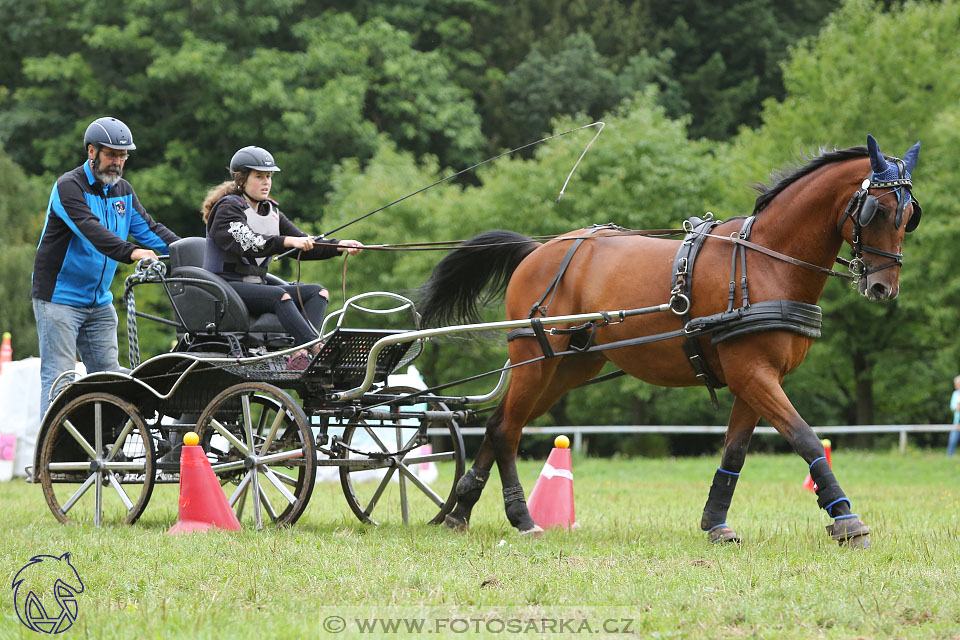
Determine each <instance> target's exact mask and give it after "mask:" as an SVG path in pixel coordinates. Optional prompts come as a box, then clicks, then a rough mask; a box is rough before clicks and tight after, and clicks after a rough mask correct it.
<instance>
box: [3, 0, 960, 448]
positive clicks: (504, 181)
mask: <svg viewBox="0 0 960 640" xmlns="http://www.w3.org/2000/svg"><path fill="white" fill-rule="evenodd" d="M780 5H781V3H774V2H772V1H769V0H753V1H751V2H746V3H731V6H726V7H724V6H718V5H716V4H710V3H706V2H702V1H700V0H685V1H682V2H669V3H668V2H661V1H660V0H647V1H645V2H617V1H613V0H601V1H599V2H591V3H585V2H582V1H577V0H570V1H564V2H545V1H541V0H533V1H531V2H528V3H508V2H501V1H494V0H449V1H447V2H442V3H423V2H418V1H414V0H408V1H404V2H390V3H387V2H373V1H370V2H349V3H347V2H334V3H327V4H325V5H324V7H323V8H319V7H318V6H316V5H315V4H314V3H307V2H305V1H304V0H261V1H260V2H256V3H253V2H249V3H247V2H241V3H239V4H238V3H229V4H228V3H226V2H221V1H219V0H208V1H205V2H199V1H193V2H188V3H184V2H182V1H181V0H151V1H150V2H147V1H146V0H128V1H127V2H123V3H119V4H118V3H107V2H105V0H93V1H90V0H86V1H80V0H69V1H63V0H38V1H37V2H35V3H29V4H24V3H19V2H15V1H14V0H0V8H3V9H4V11H5V12H6V13H5V15H7V16H8V21H7V26H6V27H5V28H6V30H7V32H8V37H7V38H6V39H4V40H3V41H0V107H2V108H0V144H2V147H3V150H2V151H0V169H3V170H4V175H5V176H8V177H9V179H8V180H6V181H5V183H4V184H3V185H2V186H0V194H2V197H0V228H2V229H3V230H4V231H3V236H2V240H0V242H2V243H3V245H4V247H3V248H4V251H2V252H0V295H3V296H4V299H5V301H6V302H5V304H4V305H3V307H2V308H0V324H2V325H3V327H4V330H11V331H13V332H14V335H15V340H16V341H17V345H16V347H17V354H18V356H22V355H27V354H29V353H35V352H36V345H35V340H36V338H35V332H34V330H33V318H32V312H31V310H30V304H29V279H30V275H29V274H30V271H31V269H32V254H33V251H34V248H35V246H36V241H37V239H38V238H39V235H40V229H41V227H42V224H43V211H44V210H45V205H46V200H47V197H48V196H49V190H50V187H51V185H52V182H53V180H54V179H55V177H56V176H57V175H59V174H60V173H62V172H64V171H66V170H68V169H70V168H72V167H74V166H76V165H78V164H79V163H80V162H81V161H82V159H83V154H82V144H81V142H80V141H81V139H82V134H83V130H84V128H85V127H86V125H87V124H88V123H89V122H90V121H91V120H92V119H93V118H95V117H97V116H100V115H105V114H109V115H114V116H117V117H120V118H121V119H123V120H124V121H125V122H127V124H128V125H130V127H131V128H132V130H133V132H134V136H135V138H136V143H137V147H138V149H137V151H136V152H135V154H134V155H133V156H132V157H131V161H130V162H129V163H128V166H127V168H126V172H127V174H128V177H129V178H130V180H131V182H132V183H133V184H134V186H135V188H136V189H137V192H138V194H139V195H140V198H141V200H142V201H143V202H144V204H145V206H146V207H147V209H148V211H150V212H151V213H153V214H154V215H155V216H156V217H158V218H160V219H161V220H162V221H163V222H164V223H165V224H167V225H168V226H170V227H171V228H172V229H174V230H176V231H177V232H178V233H179V234H180V235H202V233H203V227H202V224H201V222H200V216H199V213H198V208H199V203H200V201H201V200H202V197H203V194H204V193H205V191H206V190H207V188H209V187H210V186H211V185H213V184H215V183H217V182H219V181H221V180H222V179H224V178H225V177H226V169H225V166H226V164H227V162H228V160H229V158H230V155H231V154H232V153H233V151H234V150H236V149H237V148H239V147H240V146H244V145H246V144H259V145H262V146H265V147H267V148H268V149H270V150H271V151H272V152H273V153H274V155H275V156H276V158H277V161H278V164H279V165H280V166H281V167H282V168H283V171H282V173H281V174H279V176H278V179H277V181H276V183H275V187H274V196H275V197H276V198H277V199H278V200H279V201H280V203H281V206H282V208H283V209H284V210H285V211H286V212H287V213H288V214H290V215H292V216H293V217H295V218H296V219H297V220H298V222H299V223H301V224H302V226H304V227H305V228H310V229H313V230H314V231H316V232H321V231H327V230H329V229H331V228H333V227H335V226H339V225H340V224H343V223H344V222H347V221H349V220H352V219H354V218H356V217H357V216H359V215H362V214H363V213H366V212H368V211H372V210H373V209H375V208H377V207H378V206H381V205H383V204H385V203H386V202H389V201H391V200H393V199H396V198H399V197H401V196H403V195H406V194H408V193H410V192H412V191H414V190H416V189H419V188H421V187H423V186H425V185H427V184H430V183H432V182H434V181H435V180H437V179H439V178H440V177H442V176H446V175H450V174H451V173H453V172H454V171H456V170H459V169H462V168H464V167H466V166H468V165H470V164H473V163H475V162H478V161H480V160H482V159H484V158H486V157H489V156H491V155H494V154H496V153H498V152H500V151H502V150H504V149H507V148H510V147H516V146H520V145H521V144H523V143H526V142H529V141H532V140H535V139H538V138H540V137H543V136H546V135H549V134H552V133H556V132H560V131H565V130H567V129H570V128H573V127H575V126H579V125H582V124H585V123H587V122H590V121H593V120H596V119H601V118H602V119H603V120H604V121H606V123H607V128H606V129H605V131H604V133H603V134H602V135H601V137H600V139H599V140H598V141H597V143H596V144H595V145H594V147H593V148H592V150H591V151H590V153H589V154H588V155H587V157H586V159H585V160H584V162H583V164H581V165H580V167H579V169H578V170H577V173H576V174H575V175H574V178H573V179H572V180H571V183H570V185H569V187H568V189H567V193H566V195H565V196H564V198H563V199H562V200H561V201H560V202H559V203H556V204H554V201H555V200H556V197H557V192H558V191H559V188H560V186H561V185H562V183H563V180H564V179H565V177H566V174H567V172H568V171H569V170H570V168H571V167H572V165H573V163H574V162H575V161H576V159H577V157H578V156H579V154H580V152H581V151H582V149H583V147H584V145H585V144H586V143H587V141H589V139H590V137H591V136H592V133H593V130H584V131H582V132H579V133H577V134H573V135H570V136H564V137H563V138H559V139H556V140H553V141H551V142H549V143H545V144H542V145H539V146H538V147H536V149H534V150H533V151H531V152H529V153H526V154H524V155H522V156H514V157H511V158H505V159H502V160H499V161H497V162H496V163H492V164H490V165H485V166H484V167H482V168H481V169H480V170H478V171H477V172H475V173H473V174H471V175H469V176H465V177H464V178H463V179H458V180H457V181H454V182H450V183H445V184H443V185H440V186H438V187H436V188H434V189H431V190H429V191H427V192H424V193H422V194H420V195H418V196H416V197H414V198H411V199H409V200H405V201H404V202H402V203H400V204H398V205H396V206H394V207H391V208H389V209H387V210H384V211H382V212H380V213H378V214H376V215H375V216H372V217H371V218H368V219H367V220H365V221H363V222H360V223H358V224H356V225H355V226H352V227H349V228H348V229H346V230H344V231H343V232H341V234H338V235H341V237H356V238H358V239H360V240H363V241H365V242H368V243H381V242H398V241H406V240H417V241H429V240H450V239H464V238H467V237H470V236H471V235H473V234H474V233H477V232H480V231H483V230H486V229H490V228H508V229H513V230H516V231H519V232H522V233H527V234H529V235H541V234H551V233H560V232H564V231H567V230H569V229H572V228H576V227H579V226H583V225H587V224H592V223H595V222H607V221H612V222H616V223H617V224H621V225H623V226H627V227H632V228H652V227H658V228H660V227H676V226H677V225H678V224H679V222H680V221H681V220H683V219H684V218H686V217H689V216H690V215H695V214H702V213H703V212H704V211H707V210H710V211H713V212H714V213H715V214H716V215H718V216H719V217H721V218H726V217H731V216H734V215H743V214H746V213H749V212H750V211H751V210H752V201H753V198H754V196H755V192H753V191H752V190H751V189H750V185H751V184H754V183H757V182H763V181H767V180H768V176H769V174H770V172H771V171H772V170H775V169H778V168H783V167H787V166H789V165H791V164H792V163H795V162H796V161H797V160H798V158H802V155H803V154H810V155H816V153H817V152H818V150H819V149H820V148H835V147H837V148H842V147H847V146H853V145H858V144H864V141H865V139H866V134H867V133H873V134H874V135H875V136H877V137H878V139H879V140H880V142H881V145H882V147H883V149H884V150H885V151H887V152H888V153H895V154H901V153H903V151H905V150H906V148H907V147H908V146H909V145H910V144H912V143H913V142H915V141H916V140H917V139H921V140H922V142H923V149H922V152H921V156H920V164H919V166H918V168H917V170H916V171H915V173H914V178H915V183H916V194H917V196H918V197H919V198H920V200H921V201H922V202H923V205H924V210H925V212H926V215H925V217H924V220H923V223H922V224H921V226H920V228H919V229H918V231H917V232H916V233H914V234H911V236H910V237H908V238H907V241H906V243H905V246H904V254H905V261H904V267H903V269H902V271H901V295H900V297H899V298H898V299H897V300H895V301H892V302H890V303H886V304H870V303H867V302H866V300H865V299H863V298H861V297H860V296H858V295H857V294H856V293H855V292H854V291H852V290H850V288H849V287H848V286H846V285H844V284H843V283H839V282H835V283H834V282H832V283H830V284H828V286H827V289H826V291H825V292H824V297H823V298H822V300H821V306H822V307H823V309H824V317H825V320H824V328H823V338H822V339H821V340H820V341H818V343H817V344H816V345H815V346H814V348H813V350H812V351H811V353H810V355H809V356H808V358H807V361H806V362H805V363H804V364H803V366H801V367H800V369H798V370H797V371H796V372H794V373H793V374H791V375H790V376H788V378H787V380H786V383H785V388H786V390H787V392H788V394H789V395H790V396H791V398H792V399H793V401H794V403H795V404H796V406H797V408H798V410H799V411H800V413H801V414H802V415H804V416H805V417H806V418H807V419H808V420H809V421H810V422H811V423H813V424H831V423H887V422H889V423H912V422H921V423H922V422H943V421H945V420H946V419H947V411H946V400H947V396H948V394H949V391H950V389H951V382H950V381H951V379H952V377H953V376H954V375H956V373H957V371H958V369H960V353H958V350H957V347H956V341H955V340H954V339H953V333H954V329H955V327H956V326H957V319H958V318H957V311H956V309H957V300H958V291H957V288H958V284H957V279H956V278H955V277H954V275H953V269H954V264H955V261H954V259H953V255H954V249H953V247H954V246H955V243H954V239H955V238H954V236H955V234H956V232H955V231H954V230H953V228H952V225H950V224H949V221H950V218H949V216H948V214H947V212H949V211H951V210H956V204H957V203H956V200H957V197H958V196H957V195H956V194H955V193H954V190H953V189H950V186H952V182H953V180H952V178H953V176H954V175H956V169H957V165H958V164H960V151H958V145H957V144H955V143H956V141H957V140H956V139H957V137H958V135H960V134H958V131H960V128H958V127H957V124H958V120H960V111H958V107H957V106H956V101H955V96H956V95H958V91H957V89H958V87H957V84H958V82H960V73H958V71H960V69H958V66H960V63H958V53H957V50H956V46H955V43H956V42H957V41H958V35H960V34H958V31H960V28H958V15H960V4H958V3H957V2H956V1H952V2H951V1H946V2H907V3H904V4H897V3H877V2H872V1H869V0H844V1H843V2H842V3H841V2H832V1H831V2H826V1H823V0H810V1H808V2H803V3H800V5H793V6H790V7H785V6H784V7H781V6H780ZM866 43H869V46H865V45H866ZM343 234H347V235H343ZM439 258H440V254H436V253H431V252H417V253H374V252H366V253H364V254H363V255H362V256H360V257H358V258H351V259H349V260H348V267H347V281H346V287H347V289H348V295H349V294H351V293H357V292H359V291H363V290H374V289H377V290H386V291H398V292H402V291H410V290H412V289H414V288H415V287H416V286H417V285H419V283H420V282H422V281H423V280H424V279H425V277H426V275H427V274H428V273H429V271H430V269H431V268H432V266H433V265H434V264H435V263H436V261H438V260H439ZM284 268H285V269H287V275H290V276H291V277H292V275H293V269H294V265H292V264H288V265H286V266H285V267H284ZM300 268H301V269H302V275H303V277H304V278H305V279H307V280H312V281H320V282H323V283H325V284H327V286H328V287H329V288H330V289H331V291H333V292H334V296H333V297H334V302H335V303H336V302H337V300H338V297H339V296H338V294H337V293H336V292H337V291H339V289H340V283H339V278H340V274H339V269H335V268H333V267H332V266H331V264H330V263H320V264H308V263H304V264H303V265H301V267H300ZM121 280H122V278H118V279H117V282H116V283H115V284H116V287H115V294H116V295H117V297H118V298H119V294H120V291H121V289H120V282H121ZM638 285H643V286H656V285H655V283H653V284H651V283H645V282H643V280H642V274H638ZM664 286H665V285H664ZM142 289H144V288H141V289H138V302H141V303H142V304H144V305H146V306H151V307H155V308H156V309H159V310H162V309H163V304H162V302H161V300H160V296H159V295H153V294H148V293H143V294H141V293H140V291H141V290H142ZM665 295H666V293H665ZM489 313H490V318H491V319H493V318H496V317H497V315H498V310H496V309H491V310H490V312H489ZM144 325H146V323H144V322H141V346H142V347H143V348H144V350H145V351H147V352H148V353H157V352H160V351H163V350H166V349H167V348H169V342H170V340H171V337H172V336H171V335H170V334H169V332H166V331H165V330H164V329H163V328H161V327H149V326H144ZM121 329H122V327H121ZM121 333H123V332H122V331H121ZM31 339H32V340H33V342H31ZM504 357H505V349H504V346H503V344H501V343H498V342H492V343H485V342H467V343H461V342H459V341H458V342H457V345H456V348H449V346H448V345H431V346H430V348H429V349H428V350H427V352H426V353H425V354H424V356H422V357H421V360H420V361H419V362H418V365H419V366H420V368H421V370H422V371H423V372H424V373H425V376H426V377H427V378H428V380H429V381H431V382H433V383H438V382H442V381H447V380H451V379H454V378H459V377H464V376H466V375H469V374H471V373H477V372H479V371H481V370H484V368H487V369H488V368H492V367H493V366H495V365H497V364H498V362H500V361H502V359H503V358H504ZM483 384H486V383H482V384H481V386H482V385H483ZM724 402H725V404H724V406H723V407H722V409H721V413H720V414H717V413H714V412H713V410H712V409H711V408H710V405H709V402H708V401H707V400H706V393H705V391H703V390H702V389H696V388H694V389H686V390H672V389H660V388H655V387H651V386H649V385H645V384H642V383H640V382H638V381H636V380H626V379H620V380H617V381H611V382H608V383H604V384H602V385H595V386H593V387H589V388H587V389H584V390H582V391H577V392H576V393H574V394H571V395H570V396H568V398H567V399H566V400H565V401H564V402H563V403H561V404H560V405H558V407H556V408H555V409H554V410H553V411H552V412H551V413H550V415H548V416H545V417H544V418H543V420H544V421H545V422H550V423H564V422H567V423H591V424H597V423H661V424H684V423H688V424H691V423H696V424H709V423H716V422H718V421H723V420H724V419H725V413H724V412H725V411H728V410H729V406H730V403H729V399H725V400H724ZM651 442H655V441H653V440H651V439H646V440H644V441H643V442H642V443H638V444H637V445H636V446H638V447H647V448H650V447H652V446H654V445H652V444H651ZM597 446H599V447H614V446H616V447H620V448H623V447H624V446H625V445H624V443H623V442H622V441H620V442H617V443H603V442H601V441H598V443H597ZM656 446H661V447H667V446H676V445H675V444H674V443H670V442H668V441H663V442H660V444H658V445H656Z"/></svg>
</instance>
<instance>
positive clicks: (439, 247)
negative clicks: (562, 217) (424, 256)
mask: <svg viewBox="0 0 960 640" xmlns="http://www.w3.org/2000/svg"><path fill="white" fill-rule="evenodd" d="M687 233H690V231H689V230H688V229H627V230H623V231H611V232H609V233H606V234H604V235H602V236H594V235H589V234H588V235H576V236H563V237H561V235H559V234H558V235H550V236H531V240H536V241H549V240H556V239H558V238H559V239H560V240H571V241H576V240H579V241H583V240H597V239H599V238H611V237H618V236H652V237H670V236H678V235H684V234H687ZM704 235H707V237H709V238H716V239H717V240H723V241H724V242H730V243H732V244H738V245H742V246H744V247H747V248H748V249H752V250H754V251H756V252H758V253H762V254H764V255H766V256H769V257H771V258H774V259H776V260H780V261H782V262H786V263H789V264H792V265H794V266H797V267H802V268H804V269H808V270H810V271H816V272H818V273H823V274H825V275H827V276H835V277H838V278H843V279H845V280H854V279H855V277H856V276H855V275H851V274H848V273H842V272H839V271H834V270H832V269H827V268H825V267H821V266H820V265H817V264H813V263H812V262H806V261H804V260H800V259H799V258H794V257H793V256H789V255H787V254H785V253H780V252H779V251H776V250H774V249H770V248H768V247H764V246H763V245H760V244H757V243H755V242H750V241H749V240H745V239H743V238H740V237H739V233H733V234H731V235H730V236H718V235H710V234H704ZM463 242H465V241H464V240H441V241H436V242H405V243H394V244H374V245H364V247H363V250H364V251H367V250H370V251H450V250H453V249H456V248H457V247H458V246H459V245H460V244H462V243H463ZM511 244H526V241H523V240H518V241H516V242H491V243H488V244H476V245H471V248H480V247H503V246H507V245H511ZM864 249H866V250H868V251H869V250H870V249H871V248H870V247H864ZM877 252H878V253H879V250H877ZM884 254H885V252H884ZM837 262H838V263H839V264H842V265H844V266H848V265H849V264H850V261H849V260H845V259H843V258H839V257H838V258H837ZM861 275H862V274H861Z"/></svg>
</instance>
